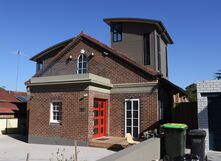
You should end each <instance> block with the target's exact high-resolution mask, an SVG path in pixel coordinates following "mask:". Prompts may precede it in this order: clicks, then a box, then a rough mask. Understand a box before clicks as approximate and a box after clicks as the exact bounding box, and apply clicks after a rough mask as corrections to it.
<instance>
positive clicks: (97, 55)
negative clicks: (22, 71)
mask: <svg viewBox="0 0 221 161" xmlns="http://www.w3.org/2000/svg"><path fill="white" fill-rule="evenodd" d="M104 21H105V22H106V23H107V24H108V25H110V27H111V47H109V46H107V45H105V44H103V43H101V42H99V41H98V40H96V39H94V38H92V37H90V36H89V35H86V34H84V33H80V34H79V35H78V36H76V37H74V38H71V39H68V40H66V41H64V42H61V43H59V44H56V45H54V46H52V47H50V48H48V49H46V50H44V51H42V52H41V53H39V54H37V55H35V56H34V57H32V58H31V60H32V61H35V62H36V64H37V72H36V74H35V75H34V76H33V77H32V78H31V79H30V80H29V81H27V82H26V85H27V89H28V91H29V98H30V99H29V102H28V109H29V142H38V143H50V144H71V143H72V141H73V140H78V143H79V144H81V145H87V143H88V141H89V140H90V139H92V138H97V137H101V136H122V137H123V136H124V135H125V133H131V134H132V135H133V137H139V136H141V135H142V133H143V132H144V131H146V130H150V129H156V128H158V126H159V123H160V121H163V122H167V121H170V119H171V108H172V106H173V103H174V100H173V96H174V95H177V94H178V93H179V96H180V97H185V92H184V91H183V90H182V89H181V88H179V87H177V86H176V85H174V84H173V83H171V82H170V81H169V80H168V64H167V45H168V44H172V43H173V42H172V39H171V38H170V36H169V34H168V33H167V31H166V29H165V27H164V26H163V24H162V22H160V21H156V20H147V19H134V18H114V19H104Z"/></svg>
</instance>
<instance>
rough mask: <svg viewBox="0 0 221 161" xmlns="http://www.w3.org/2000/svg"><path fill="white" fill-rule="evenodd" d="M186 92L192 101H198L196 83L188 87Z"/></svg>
mask: <svg viewBox="0 0 221 161" xmlns="http://www.w3.org/2000/svg"><path fill="white" fill-rule="evenodd" d="M186 93H187V95H188V99H189V101H190V102H196V101H197V92H196V84H195V83H193V84H191V85H189V86H188V87H186Z"/></svg>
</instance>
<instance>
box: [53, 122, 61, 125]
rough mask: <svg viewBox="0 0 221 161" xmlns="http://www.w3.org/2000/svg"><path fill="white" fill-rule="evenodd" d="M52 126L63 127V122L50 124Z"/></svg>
mask: <svg viewBox="0 0 221 161" xmlns="http://www.w3.org/2000/svg"><path fill="white" fill-rule="evenodd" d="M50 125H51V126H61V125H62V123H61V122H50Z"/></svg>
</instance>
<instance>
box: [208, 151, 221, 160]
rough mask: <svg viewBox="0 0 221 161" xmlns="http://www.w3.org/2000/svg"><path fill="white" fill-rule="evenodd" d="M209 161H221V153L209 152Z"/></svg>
mask: <svg viewBox="0 0 221 161" xmlns="http://www.w3.org/2000/svg"><path fill="white" fill-rule="evenodd" d="M207 158H208V161H221V152H217V151H209V152H207Z"/></svg>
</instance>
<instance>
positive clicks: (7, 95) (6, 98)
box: [0, 90, 20, 102]
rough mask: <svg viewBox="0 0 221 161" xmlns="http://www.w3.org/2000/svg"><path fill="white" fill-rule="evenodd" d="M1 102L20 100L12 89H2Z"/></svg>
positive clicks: (0, 91) (0, 93) (0, 92)
mask: <svg viewBox="0 0 221 161" xmlns="http://www.w3.org/2000/svg"><path fill="white" fill-rule="evenodd" d="M0 102H20V101H19V100H17V99H16V98H15V97H14V95H13V94H12V93H11V92H10V91H6V90H0Z"/></svg>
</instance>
